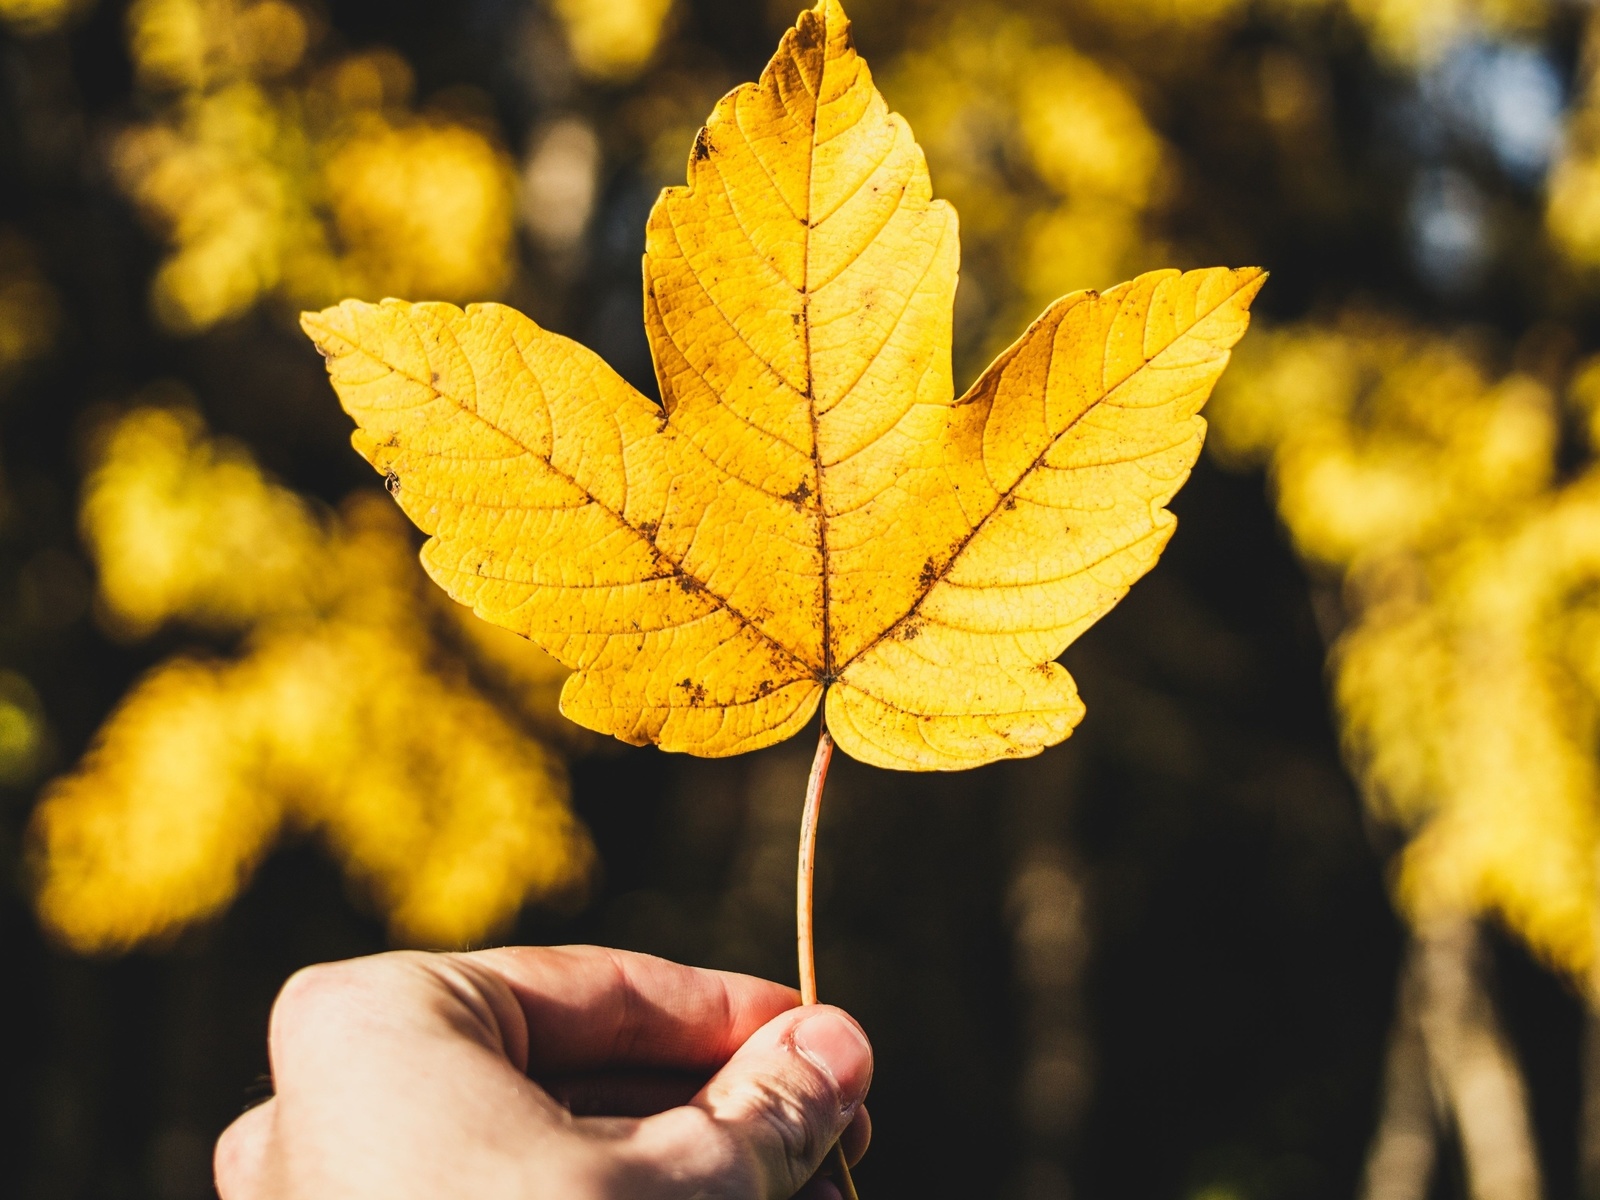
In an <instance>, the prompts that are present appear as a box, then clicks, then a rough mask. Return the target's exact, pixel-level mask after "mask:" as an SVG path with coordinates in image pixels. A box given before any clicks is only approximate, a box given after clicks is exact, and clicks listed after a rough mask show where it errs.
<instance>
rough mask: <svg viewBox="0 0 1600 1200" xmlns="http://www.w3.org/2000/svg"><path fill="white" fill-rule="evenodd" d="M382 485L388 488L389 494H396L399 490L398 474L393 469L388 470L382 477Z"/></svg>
mask: <svg viewBox="0 0 1600 1200" xmlns="http://www.w3.org/2000/svg"><path fill="white" fill-rule="evenodd" d="M383 486H384V487H386V488H388V489H389V495H391V496H395V495H398V494H399V492H400V476H398V475H396V474H395V473H394V472H393V471H390V472H388V473H387V474H386V475H384V477H383Z"/></svg>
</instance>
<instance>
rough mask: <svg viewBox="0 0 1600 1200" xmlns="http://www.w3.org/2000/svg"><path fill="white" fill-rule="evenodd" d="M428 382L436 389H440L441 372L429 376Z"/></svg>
mask: <svg viewBox="0 0 1600 1200" xmlns="http://www.w3.org/2000/svg"><path fill="white" fill-rule="evenodd" d="M428 382H429V383H431V384H432V385H433V386H434V387H438V386H439V372H437V371H434V372H433V373H432V374H431V375H429V376H428Z"/></svg>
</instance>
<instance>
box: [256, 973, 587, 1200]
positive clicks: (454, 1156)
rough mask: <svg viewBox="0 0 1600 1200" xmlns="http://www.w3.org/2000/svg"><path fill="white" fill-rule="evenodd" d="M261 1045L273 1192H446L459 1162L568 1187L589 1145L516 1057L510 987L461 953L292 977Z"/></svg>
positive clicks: (517, 1019)
mask: <svg viewBox="0 0 1600 1200" xmlns="http://www.w3.org/2000/svg"><path fill="white" fill-rule="evenodd" d="M268 1043H269V1044H268V1050H269V1055H270V1057H271V1060H272V1076H273V1082H274V1084H275V1086H276V1089H277V1095H276V1097H275V1098H274V1100H273V1108H274V1109H275V1112H276V1116H275V1119H274V1126H273V1127H274V1133H275V1140H278V1141H280V1142H281V1144H282V1145H283V1146H285V1147H286V1150H285V1152H284V1153H282V1154H278V1155H275V1156H274V1159H275V1162H274V1171H276V1172H278V1174H279V1175H282V1176H283V1179H282V1181H281V1182H282V1186H281V1187H279V1186H276V1184H277V1183H278V1179H277V1176H275V1177H274V1182H275V1186H274V1188H273V1192H272V1194H274V1195H277V1194H284V1195H307V1196H310V1195H316V1196H338V1197H341V1200H356V1198H364V1197H369V1196H370V1197H379V1196H413V1195H440V1196H444V1195H454V1194H456V1192H457V1191H458V1190H459V1178H458V1177H457V1166H456V1164H458V1163H461V1162H475V1163H477V1164H479V1166H480V1167H485V1169H492V1170H493V1171H496V1172H500V1171H504V1172H506V1173H507V1174H508V1176H509V1175H514V1174H515V1173H516V1172H518V1171H520V1170H523V1169H524V1167H525V1164H526V1162H527V1161H530V1158H532V1159H536V1160H539V1161H541V1162H542V1163H543V1164H544V1166H545V1168H546V1169H547V1170H548V1171H550V1172H553V1173H554V1174H555V1175H556V1176H560V1177H562V1178H567V1179H568V1182H570V1178H569V1177H570V1176H571V1172H572V1171H573V1170H578V1169H580V1168H581V1167H582V1166H583V1163H582V1161H580V1159H581V1157H582V1155H585V1154H588V1153H589V1148H588V1147H587V1146H586V1145H585V1144H583V1143H582V1142H581V1140H580V1139H578V1138H577V1137H575V1136H574V1135H573V1134H572V1132H571V1121H572V1118H571V1117H570V1116H569V1115H568V1114H567V1113H566V1112H564V1111H563V1110H562V1108H561V1106H560V1105H558V1104H556V1102H555V1101H553V1100H552V1099H550V1097H549V1096H548V1095H546V1094H545V1093H544V1091H543V1090H542V1089H540V1088H538V1087H536V1086H534V1085H533V1084H532V1083H530V1082H529V1080H528V1078H527V1076H526V1075H525V1074H523V1072H522V1070H521V1069H520V1068H519V1067H518V1066H517V1065H516V1064H515V1060H516V1059H517V1058H519V1057H520V1058H522V1059H526V1057H527V1029H526V1024H525V1021H524V1018H523V1014H522V1009H521V1007H520V1006H519V1005H518V1003H517V1001H516V998H515V997H514V996H513V995H512V994H511V989H510V988H509V987H508V986H507V985H506V984H505V982H504V980H502V979H501V978H500V976H499V975H498V974H496V973H495V972H493V971H491V970H489V969H487V968H485V967H483V966H481V965H478V964H475V963H473V962H471V961H470V960H469V959H468V958H467V957H465V956H461V955H449V954H418V953H393V954H381V955H374V956H373V957H371V958H365V959H355V960H352V961H349V962H343V963H332V964H327V965H324V966H321V967H313V968H308V969H307V970H305V971H301V972H298V973H297V974H296V975H295V976H294V977H292V978H291V979H290V980H289V982H288V983H287V984H286V985H285V986H284V989H283V991H282V992H280V993H279V996H278V1001H277V1003H276V1004H275V1005H274V1006H273V1011H272V1018H271V1022H270V1026H269V1033H268ZM401 1150H403V1151H404V1152H400V1151H401ZM552 1194H561V1193H559V1192H555V1193H552ZM565 1194H568V1195H581V1194H583V1193H582V1192H581V1191H579V1190H578V1189H577V1187H576V1186H575V1185H574V1186H573V1187H571V1188H570V1189H569V1190H568V1191H567V1192H566V1193H565Z"/></svg>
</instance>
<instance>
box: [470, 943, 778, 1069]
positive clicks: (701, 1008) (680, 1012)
mask: <svg viewBox="0 0 1600 1200" xmlns="http://www.w3.org/2000/svg"><path fill="white" fill-rule="evenodd" d="M452 957H455V958H457V959H460V960H462V961H464V962H470V963H472V964H474V965H475V966H478V967H481V968H483V969H486V970H489V971H492V972H494V973H495V974H496V975H498V976H499V977H500V978H501V979H503V980H504V981H505V983H506V985H507V986H508V987H509V988H510V989H511V993H512V994H513V995H514V996H515V997H516V999H517V1002H518V1003H519V1004H520V1005H521V1007H522V1011H523V1014H524V1017H525V1020H526V1024H527V1030H528V1057H527V1059H526V1060H525V1063H524V1064H523V1065H525V1067H526V1069H527V1070H528V1071H529V1073H530V1074H532V1075H534V1076H535V1077H540V1076H546V1075H552V1076H553V1075H561V1074H568V1073H575V1072H583V1071H588V1070H594V1069H597V1068H616V1067H640V1068H646V1067H647V1068H663V1069H670V1070H679V1071H701V1072H703V1073H704V1074H707V1075H709V1074H710V1073H711V1072H713V1071H715V1070H717V1069H718V1068H720V1067H721V1066H722V1064H723V1063H725V1062H727V1061H728V1059H729V1058H730V1057H731V1056H732V1055H733V1053H734V1051H736V1050H737V1049H738V1048H739V1047H740V1046H742V1045H743V1044H744V1043H745V1041H746V1040H747V1039H748V1038H749V1037H750V1035H751V1034H753V1033H754V1032H755V1031H756V1030H758V1029H760V1028H761V1027H762V1026H763V1025H765V1024H766V1023H767V1022H768V1021H770V1020H771V1019H772V1018H773V1017H775V1016H777V1015H778V1014H779V1013H781V1012H785V1011H787V1010H789V1009H791V1008H794V1007H795V1006H796V1005H798V1004H799V1002H800V997H799V995H798V994H797V993H796V992H795V991H794V990H793V989H792V988H786V987H783V986H781V985H779V984H776V983H772V982H770V981H768V980H765V979H756V978H754V977H752V976H749V975H735V974H732V973H731V972H727V971H709V970H704V969H702V968H699V967H686V966H683V965H681V964H679V963H674V962H668V961H667V960H666V959H661V958H655V957H653V956H651V955H648V954H630V953H628V952H626V951H622V950H607V949H604V948H601V947H598V946H552V947H544V946H540V947H512V948H507V949H502V950H480V951H477V952H475V953H472V954H461V955H454V956H452Z"/></svg>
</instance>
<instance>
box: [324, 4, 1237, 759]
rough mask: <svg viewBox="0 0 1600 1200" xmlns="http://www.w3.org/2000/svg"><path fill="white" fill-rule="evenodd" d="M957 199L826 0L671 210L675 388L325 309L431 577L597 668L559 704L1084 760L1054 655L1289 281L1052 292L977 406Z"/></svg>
mask: <svg viewBox="0 0 1600 1200" xmlns="http://www.w3.org/2000/svg"><path fill="white" fill-rule="evenodd" d="M958 257H959V246H958V239H957V232H956V215H955V212H954V210H953V209H951V208H950V206H949V205H947V204H945V203H943V202H941V201H938V200H935V199H933V195H932V188H931V185H930V182H929V177H928V171H927V166H926V164H925V162H924V159H923V156H922V152H921V150H920V149H919V148H918V146H917V144H916V142H915V141H914V140H913V138H912V135H911V131H910V129H909V128H908V127H907V125H906V123H905V121H904V120H903V119H901V118H900V117H899V116H898V115H896V114H893V113H890V112H889V111H888V108H887V106H886V104H885V103H884V100H883V97H882V96H881V95H880V94H879V93H878V91H877V90H876V88H874V86H873V84H872V77H871V74H870V72H869V71H868V69H867V65H866V63H865V62H864V61H863V60H862V59H861V58H860V57H859V56H858V55H857V54H856V52H855V49H854V46H853V44H852V41H851V37H850V25H849V21H848V19H847V18H846V17H845V15H844V12H843V10H842V9H841V8H840V7H839V5H838V3H837V2H836V0H820V2H819V3H818V4H817V6H816V7H815V8H814V9H811V10H810V11H808V12H805V13H802V14H801V16H800V18H799V20H798V21H797V22H796V25H795V27H794V28H793V29H791V30H790V31H789V32H788V33H786V34H785V35H784V38H783V41H782V43H781V45H780V46H779V48H778V52H777V54H776V56H775V57H774V58H773V59H772V61H771V63H769V64H768V66H767V68H766V70H765V71H764V72H763V73H762V76H761V79H760V81H759V82H758V83H755V84H747V85H745V86H743V87H740V88H737V89H735V90H734V91H732V92H730V93H729V94H728V95H727V96H725V97H724V98H723V99H722V100H721V101H720V102H719V103H718V104H717V106H716V109H715V111H713V113H712V114H711V117H710V119H709V120H708V121H707V123H706V125H705V127H704V128H703V129H702V130H701V132H700V134H699V136H698V137H697V138H696V139H695V142H694V147H693V150H692V152H691V154H690V161H689V183H688V186H687V187H675V188H668V189H667V190H666V191H665V192H663V193H662V195H661V198H660V199H659V200H658V201H657V203H656V206H655V209H654V211H653V212H652V214H651V217H650V221H649V226H648V232H647V243H646V252H645V260H644V275H645V321H646V326H647V331H648V334H649V337H650V342H651V347H652V350H653V353H654V358H655V364H656V371H657V376H658V379H659V381H660V385H661V392H662V401H663V402H662V404H661V405H660V406H658V405H656V404H655V403H654V402H652V401H651V400H649V399H647V398H646V397H644V396H643V395H641V394H640V393H638V392H637V391H635V390H634V389H633V388H632V387H630V386H629V385H628V384H627V383H625V382H624V381H623V380H622V379H621V378H620V377H619V376H618V375H617V374H616V373H615V372H614V371H612V370H611V368H610V367H608V366H607V365H606V364H605V363H604V362H602V361H601V360H600V359H599V358H598V357H597V356H596V355H594V354H593V353H591V352H590V351H588V350H586V349H585V348H583V347H582V346H580V345H578V344H576V343H574V342H572V341H570V340H568V339H566V338H563V337H560V336H557V335H555V334H553V333H550V332H548V331H546V330H543V329H541V328H539V326H537V325H536V324H534V323H533V322H532V321H530V320H529V319H528V318H527V317H525V316H523V315H522V314H520V313H518V312H516V311H514V310H512V309H509V308H506V307H503V306H500V305H493V304H486V305H475V306H472V307H469V308H468V309H466V310H465V311H462V310H460V309H458V308H455V307H453V306H451V305H447V304H437V303H422V304H410V303H405V302H402V301H398V300H386V301H384V302H383V303H382V304H369V303H364V302H360V301H355V300H349V301H346V302H345V303H343V304H341V305H339V306H337V307H335V308H330V309H327V310H326V311H324V312H322V313H319V314H306V316H305V317H304V318H303V324H304V327H305V329H306V331H307V333H308V334H309V335H310V336H311V337H312V338H313V339H314V340H315V342H316V343H317V345H318V347H319V348H320V349H321V351H322V352H323V354H324V355H325V356H326V357H327V358H328V367H329V372H330V374H331V376H332V379H333V382H334V386H335V388H336V389H337V391H338V393H339V396H340V399H341V401H342V402H343V404H344V406H345V408H346V410H347V411H348V412H349V413H350V414H351V416H353V417H354V418H355V420H356V423H357V425H358V426H359V428H358V429H357V431H356V433H355V435H354V441H355V445H356V447H357V448H358V449H359V450H360V451H361V453H362V454H364V455H365V456H366V457H367V458H368V460H369V461H370V462H371V463H372V464H373V466H374V467H376V468H377V469H378V470H379V471H380V472H383V473H384V474H385V475H386V476H387V478H388V481H389V488H390V491H391V492H393V493H394V494H395V496H396V498H397V499H398V500H399V502H400V504H401V506H402V507H403V508H404V509H405V511H406V512H407V513H408V514H409V515H410V517H411V518H412V519H413V520H414V521H415V522H416V523H417V524H418V525H419V526H420V527H421V528H422V529H423V530H424V531H425V532H427V533H429V534H430V535H432V536H431V537H430V539H429V541H428V543H427V545H426V546H425V548H424V550H423V560H424V563H425V565H426V566H427V569H428V571H429V573H430V574H431V575H432V576H433V578H434V579H435V580H436V581H438V583H439V584H440V585H441V586H443V587H444V588H445V590H446V591H447V592H448V593H449V594H450V595H451V596H452V597H454V598H455V599H456V600H459V601H461V602H462V603H464V604H468V605H470V606H472V608H473V609H474V611H476V612H477V613H478V614H479V615H480V616H483V617H486V618H487V619H489V620H490V621H493V622H495V623H497V624H500V625H503V626H506V627H507V628H510V629H512V630H514V631H515V632H517V633H520V634H523V635H524V636H526V637H529V638H531V639H532V640H533V641H535V642H537V643H538V644H539V645H540V646H542V647H544V648H545V649H546V650H548V651H549V652H550V653H551V654H552V655H554V656H555V657H556V658H557V659H558V660H559V661H560V662H561V663H562V664H564V665H565V666H566V667H567V668H569V669H571V670H572V672H573V674H572V675H571V676H570V677H569V678H568V680H567V682H566V684H565V685H564V687H563V690H562V699H561V703H562V711H563V712H564V713H566V715H567V716H569V717H571V718H572V719H573V720H575V721H577V722H578V723H579V724H582V725H586V726H588V727H590V728H592V729H596V730H599V731H602V732H605V733H609V734H613V735H615V736H617V737H619V738H621V739H623V740H625V741H629V742H634V743H646V742H654V743H656V744H658V745H660V746H662V747H663V748H665V749H669V750H681V751H689V752H692V753H696V754H703V755H725V754H737V753H741V752H743V751H747V750H754V749H757V748H758V747H761V746H765V745H769V744H771V743H774V742H777V741H779V740H781V739H783V738H786V737H788V736H789V735H791V734H793V733H794V732H796V731H797V730H798V729H799V728H800V727H801V726H802V725H804V724H805V723H806V721H807V720H808V719H809V718H810V717H811V715H812V713H813V712H814V711H815V710H816V708H817V706H818V704H819V703H820V702H822V701H823V699H824V696H825V697H826V719H827V723H828V726H829V728H830V729H831V730H832V731H833V735H834V737H835V738H836V739H837V741H838V743H839V745H840V746H841V747H842V748H843V749H844V750H845V751H846V752H847V753H849V754H851V755H852V756H853V757H855V758H858V759H862V760H864V761H866V762H869V763H874V764H877V765H880V766H887V767H898V768H904V769H915V770H931V769H957V768H963V767H970V766H976V765H978V764H980V763H984V762H989V761H992V760H994V759H998V758H1002V757H1015V756H1022V755H1030V754H1035V753H1037V752H1039V751H1040V750H1041V749H1043V748H1044V747H1046V746H1049V745H1053V744H1054V743H1056V742H1059V741H1061V740H1062V739H1063V738H1065V737H1066V736H1067V735H1068V734H1069V733H1070V732H1071V731H1072V728H1073V726H1074V725H1076V724H1077V722H1078V721H1079V719H1080V718H1081V717H1082V714H1083V705H1082V703H1081V702H1080V700H1079V698H1078V693H1077V689H1076V687H1075V686H1074V684H1073V681H1072V678H1071V676H1070V675H1069V674H1068V673H1067V671H1066V670H1065V669H1064V668H1063V667H1061V666H1060V665H1059V664H1058V663H1056V662H1055V659H1056V658H1057V657H1058V656H1059V655H1060V654H1061V653H1062V651H1063V650H1065V649H1066V647H1067V646H1068V644H1069V643H1071V642H1072V641H1073V639H1074V638H1076V637H1077V636H1078V635H1079V634H1080V633H1082V632H1083V631H1084V630H1085V629H1086V628H1088V627H1089V626H1090V625H1091V624H1093V623H1094V622H1095V621H1096V620H1097V619H1098V618H1099V617H1101V616H1102V615H1104V614H1105V613H1106V612H1107V611H1108V610H1109V609H1110V608H1111V607H1112V606H1113V605H1114V604H1116V602H1117V601H1118V600H1119V599H1120V598H1121V597H1122V596H1123V595H1124V594H1125V592H1126V591H1127V589H1128V588H1129V586H1131V585H1132V583H1133V582H1134V581H1135V580H1136V579H1138V578H1139V577H1140V576H1141V575H1143V574H1144V573H1145V572H1146V571H1148V570H1149V569H1150V567H1151V566H1152V565H1154V563H1155V561H1156V558H1157V557H1158V556H1159V554H1160V552H1161V550H1162V548H1163V547H1164V546H1165V544H1166V542H1167V539H1168V538H1169V537H1170V536H1171V534H1172V530H1173V527H1174V524H1175V519H1174V518H1173V516H1172V514H1171V513H1170V512H1169V511H1168V510H1167V508H1166V505H1167V503H1168V501H1169V500H1170V499H1171V498H1172V496H1173V494H1174V493H1175V492H1176V491H1177V489H1178V488H1179V486H1181V484H1182V483H1183V481H1184V479H1185V478H1186V477H1187V475H1188V472H1189V470H1190V468H1191V467H1192V465H1193V463H1194V460H1195V457H1196V456H1197V454H1198V453H1199V449H1200V444H1201V439H1202V437H1203V433H1204V422H1203V421H1202V420H1201V419H1200V417H1199V416H1198V412H1199V409H1200V407H1201V405H1202V404H1203V403H1204V401H1205V399H1206V397H1207V395H1208V394H1209V392H1210V389H1211V386H1212V384H1213V383H1214V382H1215V381H1216V379H1217V377H1218V375H1219V374H1220V373H1221V371H1222V369H1223V367H1224V366H1225V365H1226V363H1227V361H1228V355H1229V349H1230V347H1231V346H1232V345H1233V344H1234V343H1235V342H1236V341H1237V340H1238V339H1239V338H1240V337H1241V336H1242V335H1243V333H1244V330H1245V326H1246V324H1247V321H1248V307H1249V303H1250V301H1251V299H1252V298H1253V297H1254V296H1255V294H1256V292H1257V291H1258V290H1259V288H1260V286H1261V284H1262V282H1263V280H1264V274H1263V272H1261V271H1260V270H1257V269H1253V268H1252V269H1244V270H1237V271H1234V270H1226V269H1214V270H1203V271H1192V272H1188V273H1183V274H1180V273H1179V272H1177V271H1156V272H1152V273H1150V274H1147V275H1142V276H1140V277H1139V278H1138V279H1135V280H1133V281H1132V282H1131V283H1126V284H1122V285H1120V286H1118V287H1115V288H1112V289H1110V290H1109V291H1107V292H1105V293H1103V294H1097V293H1094V292H1078V293H1074V294H1073V295H1070V296H1066V297H1064V298H1062V299H1060V300H1058V301H1056V303H1054V304H1053V305H1051V306H1050V308H1049V309H1048V310H1047V311H1046V312H1045V313H1044V315H1043V316H1041V317H1040V318H1039V319H1038V320H1037V321H1035V322H1034V324H1033V325H1032V326H1031V327H1030V328H1029V329H1028V330H1027V332H1025V333H1024V334H1023V335H1022V337H1021V338H1020V339H1019V340H1018V341H1017V342H1016V343H1015V344H1014V345H1013V346H1012V347H1011V348H1010V349H1009V350H1007V351H1006V352H1005V353H1004V354H1002V355H1001V356H1000V357H999V358H998V359H997V360H996V361H995V363H994V364H993V365H991V366H990V367H989V369H988V370H986V371H985V372H984V373H983V375H982V376H981V377H980V378H979V379H978V381H977V382H976V383H975V384H974V385H973V386H972V387H971V389H969V390H968V391H967V393H966V394H965V395H963V396H961V397H959V398H957V396H956V394H955V388H954V383H953V379H952V375H951V366H950V340H951V314H952V306H953V301H954V295H955V288H956V277H957V267H958Z"/></svg>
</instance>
